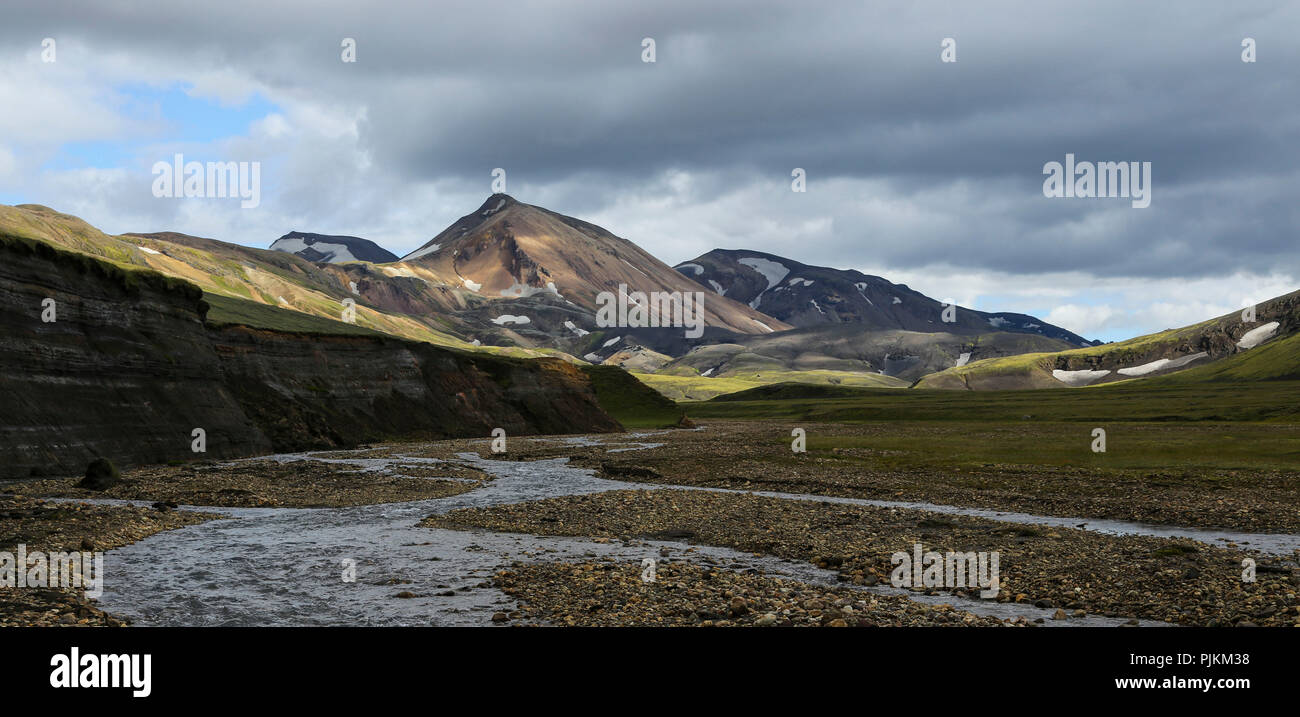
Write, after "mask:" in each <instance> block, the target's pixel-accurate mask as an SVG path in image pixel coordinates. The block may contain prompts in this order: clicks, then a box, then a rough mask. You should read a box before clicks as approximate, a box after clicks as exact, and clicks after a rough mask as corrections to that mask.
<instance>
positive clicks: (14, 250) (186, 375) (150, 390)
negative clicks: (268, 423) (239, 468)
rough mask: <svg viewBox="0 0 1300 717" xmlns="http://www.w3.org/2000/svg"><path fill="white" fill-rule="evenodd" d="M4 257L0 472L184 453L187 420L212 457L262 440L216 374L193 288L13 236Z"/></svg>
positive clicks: (1, 248) (2, 243) (263, 447)
mask: <svg viewBox="0 0 1300 717" xmlns="http://www.w3.org/2000/svg"><path fill="white" fill-rule="evenodd" d="M0 257H2V259H0V365H2V366H4V370H3V371H2V372H0V396H3V399H2V402H3V404H4V409H3V410H2V411H0V476H4V477H9V478H17V477H26V476H28V475H31V474H33V473H36V474H41V473H46V474H65V473H75V472H78V471H81V470H84V469H85V467H86V464H87V463H88V462H89V461H90V460H91V459H93V458H95V457H97V456H106V457H108V458H110V459H111V460H113V461H115V462H121V463H154V462H160V461H166V460H169V459H178V458H190V457H193V456H194V454H193V453H192V452H191V450H190V442H191V441H192V440H193V439H192V437H191V432H192V431H193V430H194V429H195V428H202V429H203V430H204V431H206V432H207V443H208V455H209V456H211V457H217V458H224V457H230V456H239V455H250V454H255V453H261V452H266V451H268V450H270V448H271V444H270V441H269V440H267V438H266V436H265V435H263V434H262V432H261V431H259V430H258V429H257V427H256V426H254V425H252V424H251V423H250V422H249V421H248V418H247V416H245V414H244V411H243V409H242V407H241V406H240V405H239V402H238V401H236V400H235V398H234V396H232V395H231V393H230V392H229V391H228V390H227V389H226V387H225V385H224V383H223V380H222V370H221V364H220V361H219V360H218V358H217V355H216V353H215V352H213V351H212V347H211V343H210V341H209V339H208V334H207V330H206V329H205V328H204V326H203V321H202V318H201V314H200V312H199V307H200V304H199V302H200V297H201V296H202V293H201V292H200V291H199V289H198V288H197V287H195V286H193V285H192V284H189V283H186V282H184V281H179V280H176V279H171V278H168V277H164V276H162V275H161V274H156V273H153V272H145V271H132V270H128V269H122V268H119V267H117V266H115V265H113V264H109V263H106V262H102V261H98V260H96V259H92V258H90V257H86V256H82V255H78V254H73V253H70V252H64V251H60V250H57V249H54V248H53V247H50V246H48V245H46V244H42V243H40V242H36V241H31V240H25V239H18V238H14V237H12V236H0ZM49 301H52V302H53V304H50V303H49ZM51 311H52V312H53V313H50V312H51ZM42 313H45V318H46V319H52V320H50V321H43V320H42Z"/></svg>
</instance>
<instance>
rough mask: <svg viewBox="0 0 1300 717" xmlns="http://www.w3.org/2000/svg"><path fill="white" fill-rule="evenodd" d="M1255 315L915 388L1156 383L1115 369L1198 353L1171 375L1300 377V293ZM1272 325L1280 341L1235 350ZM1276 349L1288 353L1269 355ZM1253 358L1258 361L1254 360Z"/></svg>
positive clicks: (977, 368)
mask: <svg viewBox="0 0 1300 717" xmlns="http://www.w3.org/2000/svg"><path fill="white" fill-rule="evenodd" d="M1257 308H1258V316H1257V321H1255V322H1252V323H1246V322H1243V321H1242V320H1241V316H1240V314H1239V313H1237V312H1234V313H1231V314H1226V315H1224V316H1220V317H1218V318H1214V319H1210V320H1208V321H1203V322H1201V323H1198V324H1193V325H1191V326H1186V327H1183V328H1181V329H1169V330H1166V331H1161V332H1158V333H1154V334H1149V335H1146V336H1139V337H1137V338H1133V339H1129V340H1127V341H1118V342H1115V343H1110V344H1102V345H1100V346H1091V347H1088V348H1081V349H1072V350H1069V351H1058V352H1051V353H1031V354H1021V355H1018V356H1007V357H1003V358H994V359H986V360H982V361H973V362H971V363H969V364H967V365H966V366H961V367H957V368H951V369H947V370H945V371H940V372H938V373H933V374H930V375H928V376H925V377H923V378H922V379H921V380H920V381H919V382H918V383H917V388H935V389H973V390H998V389H1023V388H1051V387H1058V386H1063V385H1064V384H1062V383H1061V382H1060V381H1058V380H1056V379H1055V378H1054V377H1053V376H1052V371H1053V370H1054V369H1060V370H1065V371H1077V370H1082V369H1089V370H1107V371H1110V373H1109V375H1107V376H1105V377H1104V378H1102V379H1101V381H1102V382H1111V381H1133V380H1138V381H1154V380H1156V378H1159V377H1158V376H1148V377H1141V378H1129V377H1126V376H1124V375H1122V374H1119V372H1118V369H1121V368H1132V367H1137V366H1142V365H1145V364H1148V363H1150V362H1152V361H1156V360H1158V359H1162V358H1167V359H1175V358H1179V357H1183V356H1188V355H1192V354H1196V353H1200V352H1205V353H1207V354H1208V356H1207V357H1206V358H1203V359H1200V360H1198V361H1197V362H1195V363H1193V364H1191V365H1190V366H1189V367H1188V368H1184V369H1181V370H1179V371H1177V372H1174V373H1169V374H1166V375H1168V376H1176V375H1186V376H1187V377H1188V378H1187V380H1207V379H1210V378H1211V377H1214V378H1213V380H1242V379H1249V380H1254V379H1258V378H1289V377H1300V352H1297V351H1295V350H1294V347H1295V346H1296V344H1294V343H1287V341H1288V338H1287V337H1288V335H1290V334H1293V333H1294V332H1295V331H1296V330H1297V328H1300V292H1292V293H1290V294H1286V295H1284V296H1280V297H1277V298H1274V299H1271V300H1269V301H1266V302H1263V303H1261V304H1260V305H1259V306H1258V307H1257ZM1270 322H1278V323H1279V324H1280V326H1279V329H1278V338H1274V339H1272V340H1269V341H1266V342H1265V343H1263V344H1261V345H1259V346H1257V347H1255V348H1252V349H1247V350H1239V349H1238V348H1237V346H1236V343H1237V341H1238V339H1240V338H1241V337H1242V336H1243V335H1244V334H1245V333H1246V332H1247V331H1250V330H1251V329H1254V328H1257V327H1259V326H1262V325H1264V324H1266V323H1270ZM1278 344H1283V345H1285V346H1289V347H1291V349H1290V350H1288V349H1287V348H1281V349H1272V348H1270V347H1272V346H1276V345H1278ZM1260 354H1262V355H1260ZM1253 355H1260V356H1259V358H1252V356H1253ZM1220 362H1229V363H1230V365H1231V367H1230V368H1225V369H1222V370H1220V369H1216V368H1214V367H1215V366H1217V365H1218V364H1219V363H1220ZM1094 386H1095V385H1094Z"/></svg>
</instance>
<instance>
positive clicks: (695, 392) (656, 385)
mask: <svg viewBox="0 0 1300 717" xmlns="http://www.w3.org/2000/svg"><path fill="white" fill-rule="evenodd" d="M636 377H637V378H639V379H640V380H641V381H642V382H643V383H645V384H646V385H648V386H650V387H651V388H653V389H655V390H656V391H658V392H659V393H662V394H663V395H665V396H667V397H669V398H671V399H673V400H674V401H706V400H708V399H710V398H713V397H714V396H720V395H724V394H729V393H735V392H737V391H744V390H745V389H750V388H756V387H758V386H767V385H769V384H783V383H798V384H807V385H822V386H860V387H871V388H907V382H906V381H902V380H900V379H897V378H893V377H892V376H882V375H880V374H878V373H856V372H848V371H789V370H784V369H777V370H763V371H757V372H754V373H740V374H732V375H729V376H723V377H720V378H712V377H706V376H699V375H695V376H683V375H673V374H664V373H636Z"/></svg>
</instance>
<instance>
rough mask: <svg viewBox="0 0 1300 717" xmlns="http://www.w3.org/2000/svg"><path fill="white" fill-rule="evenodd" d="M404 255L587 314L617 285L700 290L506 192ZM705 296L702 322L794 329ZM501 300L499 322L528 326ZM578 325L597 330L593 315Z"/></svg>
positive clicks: (447, 274)
mask: <svg viewBox="0 0 1300 717" xmlns="http://www.w3.org/2000/svg"><path fill="white" fill-rule="evenodd" d="M401 261H402V263H404V264H408V265H411V266H414V267H418V268H419V269H422V270H424V271H427V272H429V273H431V274H433V275H434V276H436V277H438V278H439V279H440V280H441V281H443V282H445V283H448V284H453V285H460V286H462V287H464V288H466V289H468V290H469V291H471V292H473V293H475V294H477V295H479V296H481V297H484V298H488V299H492V300H494V301H495V300H500V299H507V300H511V299H513V300H520V299H532V298H544V299H546V301H547V302H548V303H550V304H557V303H563V304H568V305H570V306H574V307H578V308H580V309H583V310H586V311H587V312H590V314H591V316H592V317H594V315H595V312H596V310H597V308H598V303H597V296H598V295H599V294H600V293H601V292H610V293H611V294H614V295H617V294H618V292H619V291H620V287H626V291H627V292H628V293H629V294H630V293H633V292H638V291H639V292H644V293H647V294H649V293H650V292H698V291H700V286H699V285H698V284H697V283H696V282H694V281H691V280H689V279H687V278H685V277H683V276H682V275H681V274H679V273H678V272H676V271H673V269H672V267H670V266H668V265H667V264H665V263H663V262H662V261H660V260H659V259H656V258H655V257H654V256H652V255H651V254H650V253H649V252H647V251H645V250H644V249H642V248H641V247H639V246H637V245H636V244H633V243H632V242H630V241H628V240H626V239H623V238H622V237H618V236H615V235H614V234H612V233H610V232H609V231H607V230H605V229H603V228H601V227H598V226H596V225H595V224H591V223H589V222H584V221H582V220H580V219H575V218H573V217H569V216H565V215H563V214H559V213H556V212H553V211H550V210H548V209H543V208H541V207H536V206H533V205H531V204H524V203H522V202H519V201H517V200H515V199H514V198H513V197H511V196H509V195H506V194H493V195H492V196H490V197H488V199H487V201H485V202H484V203H483V205H482V206H480V207H479V208H478V209H477V210H475V211H474V212H472V213H470V214H467V215H465V216H463V217H461V218H460V219H458V220H456V221H455V222H453V223H452V225H451V226H449V227H447V228H446V229H444V230H443V231H442V232H440V233H439V234H438V235H437V236H435V237H434V238H433V239H431V240H430V241H429V242H427V243H426V244H424V245H423V246H421V247H420V248H418V249H416V250H415V251H413V252H411V253H410V254H407V255H406V256H404V257H402V259H401ZM703 303H704V305H703V316H704V322H705V324H706V325H707V326H708V327H710V328H712V329H715V330H720V331H722V332H729V333H734V334H742V335H748V334H764V333H771V332H773V331H782V330H784V329H789V328H791V326H790V325H789V324H786V323H784V322H782V321H779V320H777V319H774V318H773V317H771V316H769V315H767V314H764V313H762V312H759V311H756V310H754V309H753V308H751V307H749V306H746V305H745V304H743V303H738V302H735V301H732V300H731V299H728V298H725V297H721V296H718V295H715V294H711V293H708V292H705V298H704V302H703ZM498 304H499V305H501V306H502V308H501V311H502V317H499V320H500V321H502V322H505V323H513V324H518V325H527V324H531V323H532V322H533V320H534V319H533V317H532V316H531V315H530V314H528V313H527V312H526V311H523V310H511V309H507V308H504V306H505V303H504V302H498ZM520 306H526V305H524V304H520ZM521 319H527V321H521ZM575 326H577V323H575ZM579 328H581V330H582V331H587V332H593V331H594V330H595V326H594V323H593V322H591V321H586V322H583V323H582V325H581V326H580V327H579ZM570 330H571V331H574V330H573V329H570ZM611 331H614V330H613V329H611ZM574 333H577V332H576V331H574ZM637 333H639V334H643V335H653V334H660V333H662V334H666V335H669V336H677V337H679V338H680V335H681V334H682V332H681V331H680V330H678V329H664V330H658V331H649V332H647V331H638V332H637ZM668 348H669V350H671V347H668Z"/></svg>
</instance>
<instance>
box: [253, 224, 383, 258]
mask: <svg viewBox="0 0 1300 717" xmlns="http://www.w3.org/2000/svg"><path fill="white" fill-rule="evenodd" d="M271 249H273V250H275V251H283V252H287V253H289V254H297V255H298V256H300V257H302V258H304V259H306V260H307V261H316V262H322V263H325V264H341V263H343V262H345V261H368V262H371V263H372V264H387V263H388V262H390V261H397V255H396V254H394V253H393V252H391V251H388V250H387V249H385V248H383V247H382V246H379V245H378V244H376V243H374V242H372V241H370V240H369V239H362V238H361V237H353V236H345V235H341V234H314V233H312V232H298V231H292V232H289V233H288V234H285V235H284V236H282V237H280V238H279V239H276V240H275V241H274V242H272V243H271Z"/></svg>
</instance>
